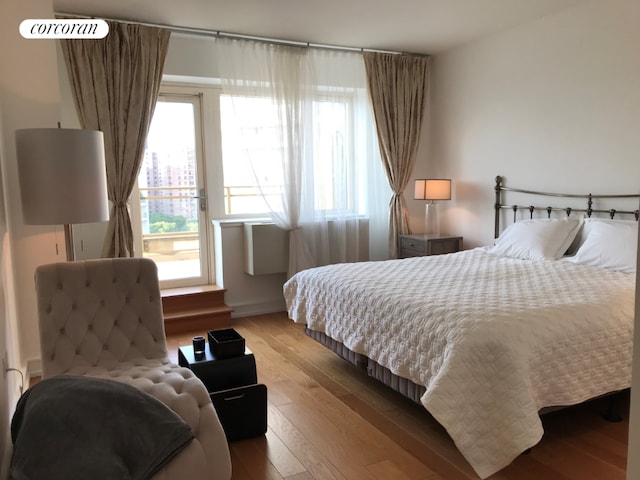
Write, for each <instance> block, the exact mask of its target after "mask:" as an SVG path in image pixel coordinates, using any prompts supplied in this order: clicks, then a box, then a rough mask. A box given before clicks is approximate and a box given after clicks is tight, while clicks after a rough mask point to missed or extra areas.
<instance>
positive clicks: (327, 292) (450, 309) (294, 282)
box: [284, 177, 638, 478]
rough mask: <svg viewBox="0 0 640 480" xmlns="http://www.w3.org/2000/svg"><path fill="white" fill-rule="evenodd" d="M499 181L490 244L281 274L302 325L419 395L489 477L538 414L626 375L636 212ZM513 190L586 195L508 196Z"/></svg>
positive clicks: (625, 384) (527, 440) (536, 432)
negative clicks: (519, 201) (535, 202)
mask: <svg viewBox="0 0 640 480" xmlns="http://www.w3.org/2000/svg"><path fill="white" fill-rule="evenodd" d="M495 191H496V202H495V211H496V215H495V233H496V240H495V243H494V244H493V245H491V246H487V247H480V248H474V249H471V250H464V251H461V252H458V253H452V254H447V255H438V256H430V257H414V258H407V259H399V260H387V261H379V262H361V263H350V264H337V265H329V266H324V267H317V268H313V269H309V270H305V271H302V272H299V273H297V274H296V275H294V276H293V277H292V278H291V279H289V280H288V281H287V282H286V284H285V285H284V296H285V301H286V304H287V310H288V314H289V317H290V318H291V319H292V320H293V321H294V322H297V323H301V324H304V325H305V332H306V333H307V334H308V335H310V336H311V337H312V338H314V339H316V340H317V341H319V342H321V343H323V344H324V345H326V346H327V347H328V348H331V349H332V350H333V351H335V352H336V353H338V354H339V355H340V356H342V357H343V358H345V359H346V360H348V361H349V362H351V363H354V364H356V365H359V366H361V367H363V368H364V369H366V371H367V372H368V374H369V375H371V376H373V377H375V378H377V379H378V380H380V381H382V382H383V383H385V384H387V385H389V386H391V387H392V388H394V389H396V390H398V391H399V392H401V393H403V394H404V395H406V396H407V397H409V398H412V399H413V400H415V401H416V402H419V403H421V404H422V405H423V406H424V407H425V408H426V409H427V410H428V411H429V413H430V414H431V415H432V416H433V417H434V418H435V419H436V420H437V421H438V422H439V423H441V424H442V425H443V426H444V427H445V429H446V430H447V432H448V433H449V435H450V436H451V438H452V439H453V441H454V442H455V444H456V446H457V448H458V449H459V450H460V452H461V453H462V454H463V455H464V457H465V458H466V459H467V461H468V462H469V463H470V465H471V466H472V467H473V469H474V470H475V471H476V473H477V474H478V475H479V477H481V478H487V477H489V476H490V475H492V474H493V473H495V472H497V471H499V470H500V469H502V468H504V467H505V466H507V465H509V464H510V463H511V462H512V461H513V460H514V459H515V458H516V457H517V456H518V455H520V454H521V453H522V452H524V451H526V450H527V449H529V448H531V447H533V446H534V445H535V444H536V443H538V442H539V441H540V439H541V438H542V435H543V428H542V422H541V420H540V412H542V411H545V410H547V409H552V408H557V407H562V406H568V405H574V404H577V403H580V402H583V401H585V400H588V399H591V398H594V397H598V396H601V395H604V394H607V393H611V392H616V391H620V390H623V389H626V388H629V387H630V385H631V357H632V336H633V318H634V296H635V268H636V250H637V237H638V233H637V232H638V227H637V219H638V211H637V210H616V209H612V208H607V209H602V208H594V204H596V205H597V204H600V203H605V202H606V201H610V200H611V199H614V200H617V199H621V200H622V199H624V201H626V202H633V203H634V204H635V205H637V202H638V195H636V194H633V195H600V196H595V195H590V194H587V195H573V194H571V195H567V194H555V193H544V192H538V191H529V190H523V189H515V188H507V187H505V186H504V185H503V178H502V177H497V178H496V184H495ZM506 194H509V195H516V194H520V195H522V194H525V195H527V196H537V195H544V196H548V197H564V198H565V200H567V202H569V201H571V202H575V201H578V200H579V201H582V200H586V202H587V205H586V207H575V206H572V207H547V206H545V207H535V206H529V205H526V206H518V205H507V204H506V203H505V201H504V196H505V195H506ZM506 212H509V213H506ZM511 212H512V214H513V220H512V221H510V223H509V224H508V225H507V226H506V228H501V226H500V223H501V221H502V222H504V220H505V216H510V215H511ZM523 215H524V216H525V218H522V217H523ZM540 215H542V217H540ZM625 217H626V218H625Z"/></svg>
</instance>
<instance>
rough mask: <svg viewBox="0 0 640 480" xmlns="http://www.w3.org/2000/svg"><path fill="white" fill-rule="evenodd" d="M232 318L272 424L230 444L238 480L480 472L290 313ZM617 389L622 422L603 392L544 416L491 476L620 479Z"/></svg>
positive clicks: (423, 416) (422, 413)
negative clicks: (606, 416) (539, 428)
mask: <svg viewBox="0 0 640 480" xmlns="http://www.w3.org/2000/svg"><path fill="white" fill-rule="evenodd" d="M232 323H233V327H234V328H235V329H236V330H237V331H238V332H239V333H240V334H241V335H242V336H244V337H245V338H246V342H247V346H248V347H249V348H250V349H251V350H252V351H253V353H254V355H255V358H256V363H257V369H258V381H259V382H260V383H264V384H266V385H267V387H268V431H267V433H266V435H265V436H261V437H257V438H253V439H248V440H242V441H236V442H232V443H231V444H230V449H231V456H232V462H233V480H264V479H287V480H308V479H317V480H330V479H345V480H360V479H384V480H396V479H416V480H419V479H421V480H458V479H477V478H478V477H477V476H476V474H475V473H474V471H473V470H472V469H471V467H470V466H469V465H468V464H467V462H466V461H465V460H464V458H463V457H462V456H461V455H460V453H459V452H458V451H457V449H456V448H455V445H454V444H453V442H452V441H451V439H450V438H449V437H448V435H447V433H446V432H445V431H444V429H443V428H442V427H441V426H440V425H439V424H438V423H437V422H436V421H435V420H434V419H433V418H432V417H431V416H430V415H429V414H428V413H427V412H426V410H424V409H423V408H422V407H421V406H419V405H417V404H415V403H413V402H411V401H410V400H407V399H406V398H404V397H402V396H401V395H399V394H397V393H395V392H394V391H392V390H391V389H389V388H387V387H385V386H383V385H381V384H379V383H378V382H376V381H375V380H372V379H370V378H368V377H367V376H366V374H365V373H364V372H362V371H360V370H359V369H358V368H356V367H354V366H352V365H350V364H348V363H347V362H346V361H344V360H342V359H341V358H339V357H338V356H337V355H336V354H334V353H333V352H331V351H329V350H328V349H326V348H325V347H323V346H321V345H320V344H318V343H317V342H315V341H314V340H312V339H311V338H309V337H307V336H306V335H305V334H304V332H303V327H302V326H301V325H296V324H294V323H293V322H292V321H291V320H288V319H287V316H286V314H285V313H281V314H271V315H261V316H256V317H249V318H241V319H233V322H232ZM205 333H206V332H205ZM196 334H203V332H194V333H193V334H179V335H171V336H169V338H168V343H169V348H170V350H171V355H172V356H173V359H174V361H176V362H177V349H178V346H179V345H188V344H190V342H191V337H192V336H193V335H196ZM618 397H619V399H620V401H621V404H622V413H623V417H624V421H623V422H620V423H610V422H606V421H605V420H603V419H602V418H601V416H600V415H601V413H602V412H603V411H604V410H606V407H607V401H606V400H595V401H592V402H588V403H586V404H583V405H580V406H578V407H572V408H570V409H565V410H562V411H558V412H554V413H550V414H547V415H545V416H543V424H544V428H545V435H544V437H543V439H542V441H541V442H540V443H539V444H538V445H537V446H535V447H534V448H533V449H532V450H531V452H530V453H528V454H526V455H521V456H520V457H518V458H517V459H516V460H515V461H514V462H513V463H512V464H511V465H510V466H509V467H507V468H506V469H504V470H502V471H500V472H498V473H497V474H495V475H493V476H492V477H490V478H491V480H505V479H509V480H568V479H575V480H624V478H625V466H626V455H627V432H628V426H629V424H628V408H629V399H628V392H625V393H622V394H620V395H618Z"/></svg>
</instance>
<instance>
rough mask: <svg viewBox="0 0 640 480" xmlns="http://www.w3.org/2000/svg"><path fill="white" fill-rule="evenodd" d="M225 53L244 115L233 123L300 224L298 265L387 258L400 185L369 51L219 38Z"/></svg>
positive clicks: (222, 62)
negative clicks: (376, 111)
mask: <svg viewBox="0 0 640 480" xmlns="http://www.w3.org/2000/svg"><path fill="white" fill-rule="evenodd" d="M216 57H217V60H218V64H219V68H220V76H221V78H222V84H223V96H224V97H225V98H226V100H227V101H230V104H231V105H232V110H233V117H234V118H233V119H231V120H230V122H231V123H232V124H233V125H226V126H225V128H226V129H230V128H231V129H233V128H235V130H236V133H237V135H238V139H239V143H241V144H242V146H241V151H242V154H243V155H245V156H246V157H247V158H248V163H249V164H250V165H251V169H252V171H253V173H254V178H255V181H256V185H257V186H258V188H259V189H260V192H261V194H262V197H263V199H264V200H265V203H266V205H267V206H268V210H269V213H270V216H271V218H272V220H273V222H274V223H276V224H277V225H278V226H279V227H281V228H283V229H286V230H288V231H290V240H289V257H290V258H289V271H288V275H289V276H291V275H293V274H294V273H296V272H297V271H300V270H303V269H305V268H309V267H312V266H317V265H324V264H328V263H337V262H345V261H357V260H367V259H382V258H386V255H387V250H386V237H387V231H388V207H387V206H386V202H387V199H388V198H389V194H390V190H389V187H388V183H387V181H386V177H385V174H384V171H383V168H382V163H381V161H380V158H379V149H378V146H377V138H376V134H375V125H374V122H373V117H372V113H371V109H370V105H369V100H368V96H367V91H366V75H365V70H364V63H363V60H362V57H361V55H360V54H359V53H353V52H339V51H333V50H322V49H310V48H300V47H291V46H283V45H273V44H268V43H264V42H254V41H247V40H236V39H217V40H216ZM225 121H229V118H228V117H227V118H225ZM227 131H229V130H227Z"/></svg>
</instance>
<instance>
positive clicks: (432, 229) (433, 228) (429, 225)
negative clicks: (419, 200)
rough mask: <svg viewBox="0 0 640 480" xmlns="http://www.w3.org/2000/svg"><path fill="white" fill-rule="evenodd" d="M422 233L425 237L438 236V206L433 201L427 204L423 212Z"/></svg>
mask: <svg viewBox="0 0 640 480" xmlns="http://www.w3.org/2000/svg"><path fill="white" fill-rule="evenodd" d="M424 233H425V234H427V235H440V219H439V218H438V205H437V204H436V203H434V202H433V201H431V202H429V203H427V206H426V207H425V211H424Z"/></svg>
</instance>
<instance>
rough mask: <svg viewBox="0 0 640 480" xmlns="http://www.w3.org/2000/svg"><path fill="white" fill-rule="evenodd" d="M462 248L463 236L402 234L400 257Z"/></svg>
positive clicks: (434, 253) (418, 255)
mask: <svg viewBox="0 0 640 480" xmlns="http://www.w3.org/2000/svg"><path fill="white" fill-rule="evenodd" d="M460 250H462V237H452V236H446V235H445V236H440V235H400V252H399V254H398V257H399V258H408V257H422V256H426V255H442V254H445V253H455V252H458V251H460Z"/></svg>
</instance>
